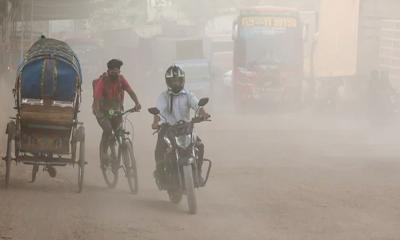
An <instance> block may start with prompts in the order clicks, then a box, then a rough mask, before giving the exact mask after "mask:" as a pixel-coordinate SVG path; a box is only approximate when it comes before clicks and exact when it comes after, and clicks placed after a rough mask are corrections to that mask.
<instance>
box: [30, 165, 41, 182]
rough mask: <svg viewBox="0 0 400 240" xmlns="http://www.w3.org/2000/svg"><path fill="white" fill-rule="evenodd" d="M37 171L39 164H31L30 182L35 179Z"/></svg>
mask: <svg viewBox="0 0 400 240" xmlns="http://www.w3.org/2000/svg"><path fill="white" fill-rule="evenodd" d="M38 171H39V165H33V167H32V181H31V183H33V182H35V180H36V174H37V172H38Z"/></svg>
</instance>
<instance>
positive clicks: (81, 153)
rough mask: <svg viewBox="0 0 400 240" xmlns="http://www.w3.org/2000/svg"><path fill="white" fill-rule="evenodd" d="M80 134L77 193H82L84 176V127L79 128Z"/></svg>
mask: <svg viewBox="0 0 400 240" xmlns="http://www.w3.org/2000/svg"><path fill="white" fill-rule="evenodd" d="M78 131H79V134H80V140H79V161H78V193H81V192H82V189H83V178H84V176H85V164H86V162H85V137H84V134H85V129H84V127H79V129H78Z"/></svg>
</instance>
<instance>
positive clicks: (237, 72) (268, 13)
mask: <svg viewBox="0 0 400 240" xmlns="http://www.w3.org/2000/svg"><path fill="white" fill-rule="evenodd" d="M233 42H234V43H233V45H234V49H233V71H232V75H233V76H232V78H233V79H232V85H233V96H234V102H235V108H237V109H242V108H246V107H248V106H250V105H254V104H256V103H257V102H258V103H262V104H263V105H265V103H272V104H280V103H288V102H290V103H296V102H299V101H300V100H301V92H302V81H303V76H304V57H303V46H304V44H303V27H302V23H301V21H300V13H299V11H297V10H295V9H290V8H280V7H270V6H263V7H251V8H245V9H242V10H241V11H240V14H239V16H238V17H237V19H236V20H235V22H234V24H233ZM256 105H257V104H256Z"/></svg>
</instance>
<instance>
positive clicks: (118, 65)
mask: <svg viewBox="0 0 400 240" xmlns="http://www.w3.org/2000/svg"><path fill="white" fill-rule="evenodd" d="M123 64H124V63H123V62H122V61H121V60H119V59H111V60H110V61H108V63H107V68H108V69H114V68H118V69H121V66H122V65H123Z"/></svg>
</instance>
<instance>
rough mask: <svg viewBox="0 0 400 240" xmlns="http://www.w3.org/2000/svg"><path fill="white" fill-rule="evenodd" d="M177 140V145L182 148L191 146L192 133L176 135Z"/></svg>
mask: <svg viewBox="0 0 400 240" xmlns="http://www.w3.org/2000/svg"><path fill="white" fill-rule="evenodd" d="M175 141H176V145H178V147H180V148H187V147H189V146H190V143H191V142H192V141H191V137H190V135H184V136H179V137H175Z"/></svg>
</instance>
